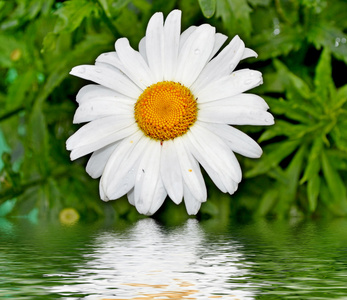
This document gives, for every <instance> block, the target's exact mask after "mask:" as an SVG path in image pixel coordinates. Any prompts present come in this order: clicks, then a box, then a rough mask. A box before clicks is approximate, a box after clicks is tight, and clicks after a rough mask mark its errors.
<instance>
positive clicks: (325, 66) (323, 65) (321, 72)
mask: <svg viewBox="0 0 347 300" xmlns="http://www.w3.org/2000/svg"><path fill="white" fill-rule="evenodd" d="M331 72H332V71H331V57H330V51H329V50H327V49H324V50H323V52H322V54H321V56H320V59H319V62H318V65H317V67H316V75H315V77H314V84H315V87H316V90H315V92H316V94H317V96H318V99H320V101H321V102H325V103H326V104H328V103H329V104H328V105H329V106H331V105H332V102H335V101H336V97H335V84H334V81H333V79H332V77H331Z"/></svg>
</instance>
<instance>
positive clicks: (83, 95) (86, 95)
mask: <svg viewBox="0 0 347 300" xmlns="http://www.w3.org/2000/svg"><path fill="white" fill-rule="evenodd" d="M117 96H122V97H125V96H124V95H122V94H120V93H117V92H116V91H113V90H111V89H109V88H107V87H104V86H101V85H98V84H88V85H86V86H84V87H82V88H81V89H80V90H79V92H78V93H77V96H76V101H77V103H79V104H82V103H83V102H85V101H88V100H91V99H99V98H101V97H117ZM129 99H130V98H129Z"/></svg>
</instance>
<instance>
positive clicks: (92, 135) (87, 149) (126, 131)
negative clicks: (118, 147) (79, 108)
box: [66, 117, 139, 160]
mask: <svg viewBox="0 0 347 300" xmlns="http://www.w3.org/2000/svg"><path fill="white" fill-rule="evenodd" d="M108 118H114V117H105V118H102V119H98V120H95V121H92V122H91V123H88V124H86V125H84V126H83V127H82V128H80V129H79V130H78V131H77V132H76V133H75V134H74V135H72V136H71V137H70V138H69V139H68V140H67V142H66V148H67V149H68V150H72V151H71V154H70V157H71V160H75V159H77V158H79V157H81V156H84V155H86V154H89V153H91V152H93V151H96V150H98V149H101V148H102V147H105V146H107V145H109V144H112V143H114V142H116V141H119V140H121V139H123V138H125V137H127V136H129V135H131V134H133V133H135V132H136V131H138V130H139V129H138V127H137V125H135V124H129V122H125V121H124V122H123V123H119V122H118V123H116V125H114V124H109V126H103V127H102V128H104V131H103V130H102V129H101V130H100V129H96V128H100V127H98V124H100V123H101V122H102V121H104V119H108ZM117 119H119V117H117ZM100 121H101V122H100ZM112 129H114V130H112Z"/></svg>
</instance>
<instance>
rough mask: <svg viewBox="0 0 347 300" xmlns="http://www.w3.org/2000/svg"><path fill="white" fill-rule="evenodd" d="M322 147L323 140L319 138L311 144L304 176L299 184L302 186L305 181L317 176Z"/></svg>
mask: <svg viewBox="0 0 347 300" xmlns="http://www.w3.org/2000/svg"><path fill="white" fill-rule="evenodd" d="M323 146H324V141H323V139H321V138H320V137H317V138H316V139H315V140H314V142H313V145H312V148H311V151H310V154H309V156H308V162H307V166H306V168H305V172H304V175H303V176H302V178H301V180H300V184H303V183H305V182H306V181H307V180H309V179H311V178H313V177H315V176H317V175H318V172H319V170H320V167H321V164H320V159H319V158H320V156H321V153H322V150H323Z"/></svg>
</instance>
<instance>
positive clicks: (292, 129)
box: [258, 119, 309, 142]
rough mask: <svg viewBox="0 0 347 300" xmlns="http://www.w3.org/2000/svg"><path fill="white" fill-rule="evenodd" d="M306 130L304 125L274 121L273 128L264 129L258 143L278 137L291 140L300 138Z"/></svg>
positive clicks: (306, 127) (307, 128)
mask: <svg viewBox="0 0 347 300" xmlns="http://www.w3.org/2000/svg"><path fill="white" fill-rule="evenodd" d="M307 130H309V127H308V126H306V125H301V124H292V123H289V122H287V121H283V120H280V119H279V120H276V122H275V124H274V125H273V126H271V127H269V128H266V130H265V132H264V133H263V134H262V135H261V136H260V138H259V140H258V141H259V142H264V141H267V140H270V139H272V138H274V137H280V136H286V137H288V138H291V139H296V138H301V137H302V136H303V135H304V134H305V133H306V132H307Z"/></svg>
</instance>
